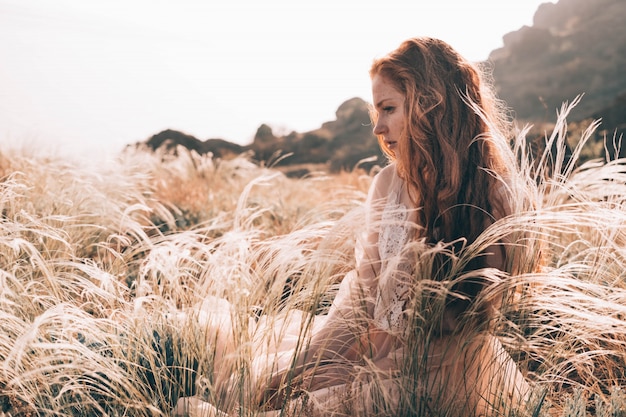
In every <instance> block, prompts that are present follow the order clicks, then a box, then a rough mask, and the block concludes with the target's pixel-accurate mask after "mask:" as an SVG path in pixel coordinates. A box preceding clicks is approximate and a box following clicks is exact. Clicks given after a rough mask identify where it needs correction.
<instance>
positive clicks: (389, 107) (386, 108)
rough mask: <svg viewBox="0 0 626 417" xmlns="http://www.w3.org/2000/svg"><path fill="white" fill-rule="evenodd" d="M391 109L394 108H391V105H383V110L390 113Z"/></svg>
mask: <svg viewBox="0 0 626 417" xmlns="http://www.w3.org/2000/svg"><path fill="white" fill-rule="evenodd" d="M393 109H394V108H393V107H391V106H388V107H383V111H384V112H385V113H391V112H392V111H393Z"/></svg>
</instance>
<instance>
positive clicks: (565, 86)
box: [489, 0, 626, 140]
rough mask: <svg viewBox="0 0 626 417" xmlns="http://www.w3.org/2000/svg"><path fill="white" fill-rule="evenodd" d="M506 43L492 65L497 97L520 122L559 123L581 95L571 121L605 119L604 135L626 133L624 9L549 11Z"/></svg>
mask: <svg viewBox="0 0 626 417" xmlns="http://www.w3.org/2000/svg"><path fill="white" fill-rule="evenodd" d="M503 41H504V42H503V43H504V46H503V48H501V49H497V50H495V51H493V52H492V53H491V55H490V57H489V61H490V65H492V67H493V77H494V81H495V84H496V87H497V92H498V95H499V97H500V98H501V99H503V100H504V101H505V102H506V103H507V104H508V105H509V107H511V108H512V109H513V110H514V113H515V116H516V118H517V119H518V120H519V121H521V122H526V123H532V124H541V123H543V122H551V121H554V119H555V114H556V110H557V109H558V108H560V107H561V104H562V103H563V102H564V101H569V102H571V101H572V100H573V99H574V98H575V97H576V96H578V95H581V94H582V95H583V97H582V101H581V102H580V104H579V105H578V106H576V108H575V109H574V111H573V112H572V113H571V114H570V118H569V120H571V121H572V122H575V123H580V122H581V121H583V120H585V119H598V118H601V119H602V125H601V129H600V130H599V131H598V135H602V134H604V133H607V134H608V135H610V136H612V134H613V133H615V132H616V131H617V133H618V135H619V134H620V133H622V134H623V133H624V132H626V107H625V102H626V1H624V0H559V1H558V2H557V3H544V4H542V5H541V6H539V8H538V9H537V11H536V13H535V16H534V19H533V26H532V27H528V26H525V27H522V28H521V29H520V30H517V31H515V32H511V33H509V34H507V35H505V36H504V37H503ZM596 139H597V140H600V139H601V138H600V137H597V138H596Z"/></svg>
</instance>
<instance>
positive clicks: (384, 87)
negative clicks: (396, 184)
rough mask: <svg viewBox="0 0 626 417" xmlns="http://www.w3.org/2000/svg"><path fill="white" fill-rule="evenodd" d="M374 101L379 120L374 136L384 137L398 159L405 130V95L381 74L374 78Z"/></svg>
mask: <svg viewBox="0 0 626 417" xmlns="http://www.w3.org/2000/svg"><path fill="white" fill-rule="evenodd" d="M372 101H373V103H374V110H375V111H376V113H377V116H378V120H377V121H376V126H374V134H375V135H377V136H382V138H383V141H384V142H385V144H386V145H387V147H388V148H389V149H390V150H391V151H392V152H393V154H394V156H395V157H396V158H397V157H398V141H399V140H400V137H401V134H402V131H403V130H404V94H402V93H401V92H400V91H399V90H398V89H396V87H395V86H394V85H393V84H392V83H391V81H389V80H388V78H387V77H384V76H382V75H380V74H376V75H374V77H373V78H372Z"/></svg>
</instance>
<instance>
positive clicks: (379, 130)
mask: <svg viewBox="0 0 626 417" xmlns="http://www.w3.org/2000/svg"><path fill="white" fill-rule="evenodd" d="M384 126H385V125H384V124H383V123H381V121H380V119H378V121H377V122H376V124H375V125H374V134H375V135H382V134H383V133H385V129H384Z"/></svg>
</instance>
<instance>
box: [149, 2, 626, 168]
mask: <svg viewBox="0 0 626 417" xmlns="http://www.w3.org/2000/svg"><path fill="white" fill-rule="evenodd" d="M625 22H626V1H625V0H559V1H558V2H557V3H544V4H542V5H541V6H540V7H539V8H538V9H537V12H536V13H535V16H534V22H533V26H531V27H527V26H525V27H522V28H521V29H519V30H517V31H514V32H511V33H508V34H506V35H504V37H503V43H504V46H503V47H502V48H500V49H497V50H495V51H493V52H492V53H491V55H490V57H489V60H488V62H486V63H485V64H487V65H489V66H491V67H492V68H493V78H494V82H495V85H496V89H497V92H498V95H499V97H500V98H501V99H503V100H504V101H505V102H506V103H507V105H508V106H509V107H510V108H511V109H512V110H513V111H514V114H515V117H516V119H517V120H518V121H520V122H521V123H522V124H526V123H530V124H533V125H535V126H536V128H537V137H540V136H542V134H541V132H543V129H544V128H546V127H545V126H544V123H551V122H554V120H555V115H556V110H557V109H558V108H560V107H561V104H562V103H563V102H564V101H572V100H573V99H574V98H575V97H576V96H578V95H580V94H583V99H582V101H581V103H580V104H579V105H578V106H577V107H576V108H575V109H574V111H573V113H571V114H570V117H569V119H568V120H569V121H570V122H572V124H573V125H574V126H576V128H580V126H583V125H584V124H585V123H589V121H590V120H591V119H598V118H601V119H602V125H601V128H600V129H598V131H597V134H596V137H595V138H594V139H593V140H594V141H596V142H600V141H601V140H602V139H603V137H604V135H607V136H609V138H610V137H612V136H613V135H614V134H616V135H617V137H618V138H619V135H620V134H624V133H625V132H626V23H625ZM549 128H550V127H547V129H549ZM144 144H146V145H147V146H149V147H150V148H152V149H156V148H158V147H160V146H170V147H171V146H174V145H175V144H181V145H183V146H185V147H188V148H190V149H194V150H196V151H197V152H200V153H207V152H211V153H213V155H215V156H217V157H222V158H225V157H229V156H232V155H236V154H240V153H242V152H250V153H252V155H253V157H254V158H255V159H257V160H258V161H260V162H262V163H266V164H273V165H277V166H282V167H285V166H291V167H296V168H293V170H294V172H295V171H297V172H300V173H303V172H306V170H304V171H301V170H300V168H297V167H302V166H306V165H307V164H323V165H324V167H325V168H327V169H329V170H330V171H338V170H341V169H353V168H354V167H355V166H356V165H357V164H358V163H359V161H361V160H363V159H364V158H368V157H372V156H374V157H375V158H377V161H381V160H382V155H381V153H380V150H379V149H378V144H377V141H376V138H375V137H374V135H373V134H372V129H371V125H370V119H369V113H368V105H367V103H366V102H365V101H363V100H361V99H360V98H353V99H351V100H348V101H346V102H345V103H343V104H341V105H340V106H339V108H338V109H337V112H336V120H334V121H329V122H327V123H324V124H323V125H322V126H321V127H320V128H318V129H315V130H312V131H310V132H304V133H299V132H291V133H290V134H288V135H284V136H276V135H275V134H274V132H273V131H272V129H271V127H269V126H267V125H261V126H260V127H259V128H258V130H257V132H256V135H255V137H254V141H253V143H251V144H250V145H247V146H240V145H235V144H232V143H229V142H226V141H223V140H221V139H209V140H207V141H200V140H198V139H196V138H194V137H191V136H189V135H186V134H184V133H181V132H177V131H173V130H167V131H164V132H161V133H158V134H157V135H154V136H153V137H151V138H150V139H148V140H147V141H146V142H145V143H144ZM625 148H626V146H625ZM590 149H593V151H590V152H589V153H588V155H586V157H598V156H604V155H599V154H597V153H600V152H603V150H604V147H603V146H601V145H599V143H596V144H595V145H594V144H592V145H591V146H590ZM625 154H626V149H624V150H623V151H622V155H620V156H625ZM285 155H289V156H286V157H282V156H285ZM375 162H376V161H374V162H372V161H370V162H367V163H365V164H364V167H367V166H368V165H371V164H373V163H375Z"/></svg>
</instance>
